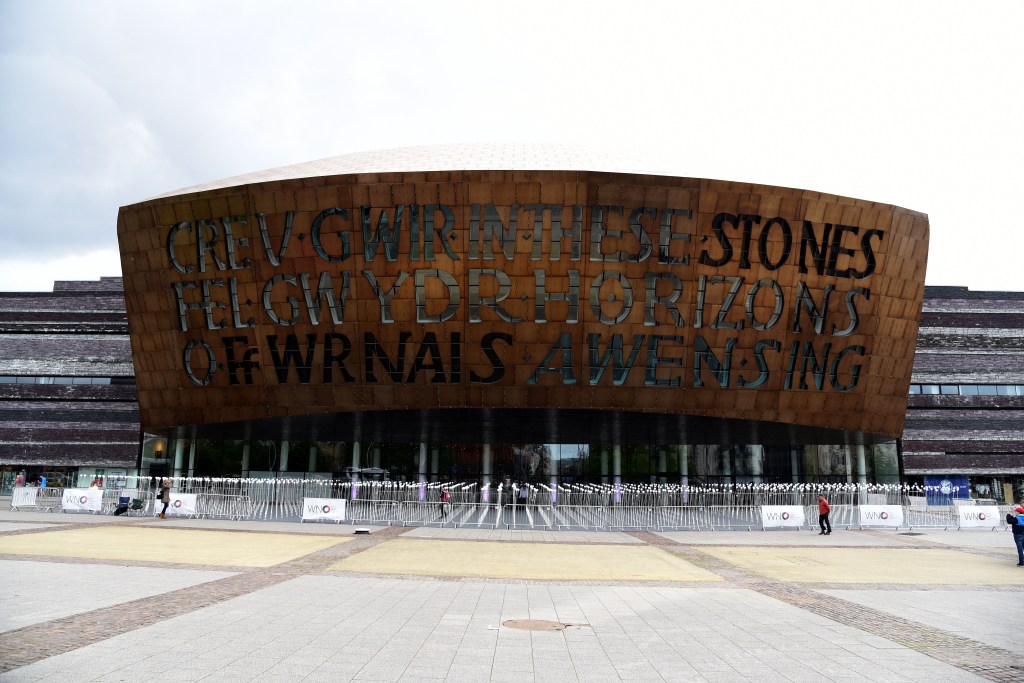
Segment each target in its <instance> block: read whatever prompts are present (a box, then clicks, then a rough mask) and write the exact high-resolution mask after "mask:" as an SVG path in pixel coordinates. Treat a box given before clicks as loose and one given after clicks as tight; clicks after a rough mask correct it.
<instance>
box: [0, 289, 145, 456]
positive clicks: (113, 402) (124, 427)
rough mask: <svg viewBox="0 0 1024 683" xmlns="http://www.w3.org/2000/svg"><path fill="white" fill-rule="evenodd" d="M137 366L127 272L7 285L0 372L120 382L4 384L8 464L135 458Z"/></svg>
mask: <svg viewBox="0 0 1024 683" xmlns="http://www.w3.org/2000/svg"><path fill="white" fill-rule="evenodd" d="M134 375H135V371H134V368H133V366H132V356H131V344H130V342H129V339H128V319H127V315H126V313H125V305H124V289H123V285H122V281H121V278H119V277H117V278H114V277H111V278H102V279H100V280H99V281H88V282H57V283H55V284H54V288H53V292H31V293H25V292H5V293H0V376H5V377H11V376H16V377H26V376H42V377H105V378H112V379H113V382H114V383H111V384H11V383H6V382H4V383H0V465H14V466H17V465H23V466H26V467H28V468H38V467H40V466H43V465H45V466H48V467H52V466H70V467H76V466H80V467H84V466H98V467H125V468H129V467H134V466H135V465H136V460H137V457H138V451H139V436H140V426H139V408H138V401H137V398H136V393H135V384H134Z"/></svg>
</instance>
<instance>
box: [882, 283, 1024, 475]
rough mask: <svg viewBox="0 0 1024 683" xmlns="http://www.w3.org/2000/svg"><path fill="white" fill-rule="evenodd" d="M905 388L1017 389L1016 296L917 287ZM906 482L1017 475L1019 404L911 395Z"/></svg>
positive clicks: (1020, 469)
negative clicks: (920, 299)
mask: <svg viewBox="0 0 1024 683" xmlns="http://www.w3.org/2000/svg"><path fill="white" fill-rule="evenodd" d="M911 382H912V383H914V384H940V385H941V384H989V385H992V384H996V385H999V384H1003V385H1007V384H1011V385H1024V292H987V291H977V292H972V291H970V290H969V289H967V288H966V287H925V295H924V304H923V311H922V315H921V327H920V330H919V332H918V340H917V350H916V354H915V357H914V370H913V375H912V379H911ZM902 448H903V465H904V472H905V473H906V474H907V475H910V476H914V475H923V474H958V473H964V474H975V475H979V474H993V475H996V474H1024V396H980V395H979V396H959V395H957V396H943V395H926V394H921V395H911V396H910V397H909V400H908V402H907V421H906V425H905V427H904V432H903V439H902Z"/></svg>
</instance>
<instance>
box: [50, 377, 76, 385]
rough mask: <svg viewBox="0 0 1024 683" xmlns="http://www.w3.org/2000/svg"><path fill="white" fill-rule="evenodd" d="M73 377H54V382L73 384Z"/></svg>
mask: <svg viewBox="0 0 1024 683" xmlns="http://www.w3.org/2000/svg"><path fill="white" fill-rule="evenodd" d="M72 379H74V378H73V377H54V378H53V383H54V384H71V380H72Z"/></svg>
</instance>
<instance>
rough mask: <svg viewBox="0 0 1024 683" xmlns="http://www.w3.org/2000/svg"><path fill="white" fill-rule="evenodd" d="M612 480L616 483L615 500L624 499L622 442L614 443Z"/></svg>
mask: <svg viewBox="0 0 1024 683" xmlns="http://www.w3.org/2000/svg"><path fill="white" fill-rule="evenodd" d="M612 482H613V483H614V484H615V502H616V503H618V502H619V501H620V500H622V491H621V487H622V444H612Z"/></svg>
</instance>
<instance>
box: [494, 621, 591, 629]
mask: <svg viewBox="0 0 1024 683" xmlns="http://www.w3.org/2000/svg"><path fill="white" fill-rule="evenodd" d="M501 625H502V626H506V627H508V628H517V629H519V630H521V631H564V630H565V629H567V628H589V627H590V624H564V623H562V622H561V621H549V620H547V619H509V620H508V621H503V622H501Z"/></svg>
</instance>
